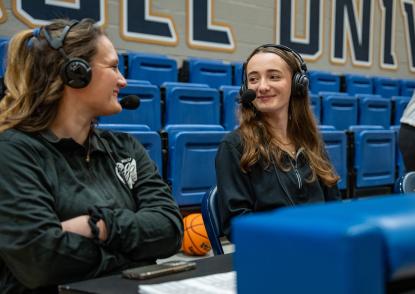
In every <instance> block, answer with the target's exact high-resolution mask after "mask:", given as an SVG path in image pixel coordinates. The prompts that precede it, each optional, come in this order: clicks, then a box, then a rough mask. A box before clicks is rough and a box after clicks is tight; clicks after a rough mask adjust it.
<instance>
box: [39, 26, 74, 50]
mask: <svg viewBox="0 0 415 294" xmlns="http://www.w3.org/2000/svg"><path fill="white" fill-rule="evenodd" d="M78 23H79V22H78V21H77V20H74V21H72V23H71V24H70V25H67V26H65V28H64V29H63V31H62V33H61V34H60V35H59V37H57V38H52V36H51V35H50V33H49V31H48V29H47V26H46V27H44V34H45V38H46V40H47V41H48V43H49V46H50V47H52V48H53V49H55V50H59V49H60V48H62V47H63V43H64V42H65V38H66V36H67V35H68V33H69V31H70V30H71V29H72V27H73V26H75V25H76V24H78Z"/></svg>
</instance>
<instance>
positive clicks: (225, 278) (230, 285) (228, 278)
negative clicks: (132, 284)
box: [139, 271, 236, 294]
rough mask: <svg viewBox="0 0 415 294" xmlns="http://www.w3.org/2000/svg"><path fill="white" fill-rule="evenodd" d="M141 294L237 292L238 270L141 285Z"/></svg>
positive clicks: (224, 293) (214, 293)
mask: <svg viewBox="0 0 415 294" xmlns="http://www.w3.org/2000/svg"><path fill="white" fill-rule="evenodd" d="M139 293H140V294H142V293H143V294H171V293H175V294H184V293H189V294H190V293H191V294H194V293H198V294H217V293H221V294H236V272H235V271H231V272H227V273H221V274H214V275H207V276H202V277H196V278H191V279H185V280H180V281H173V282H165V283H160V284H151V285H140V286H139Z"/></svg>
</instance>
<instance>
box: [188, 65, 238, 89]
mask: <svg viewBox="0 0 415 294" xmlns="http://www.w3.org/2000/svg"><path fill="white" fill-rule="evenodd" d="M188 62H189V82H190V83H202V84H203V83H205V84H208V85H209V86H210V87H212V88H216V89H219V87H220V86H224V85H229V86H231V85H232V66H231V64H230V63H228V62H225V61H220V60H208V59H198V58H190V59H189V60H188Z"/></svg>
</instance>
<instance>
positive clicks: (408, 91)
mask: <svg viewBox="0 0 415 294" xmlns="http://www.w3.org/2000/svg"><path fill="white" fill-rule="evenodd" d="M400 86H401V96H409V97H412V95H413V94H414V89H415V80H400Z"/></svg>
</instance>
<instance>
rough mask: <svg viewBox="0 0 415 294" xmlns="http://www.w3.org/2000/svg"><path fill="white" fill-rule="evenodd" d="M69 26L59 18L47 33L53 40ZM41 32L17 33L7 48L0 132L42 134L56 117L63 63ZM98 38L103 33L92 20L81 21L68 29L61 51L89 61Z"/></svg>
mask: <svg viewBox="0 0 415 294" xmlns="http://www.w3.org/2000/svg"><path fill="white" fill-rule="evenodd" d="M71 24H72V22H71V21H70V20H65V19H59V20H55V21H53V22H52V23H51V24H49V25H48V26H47V30H48V32H49V34H50V35H51V36H52V37H53V38H56V37H57V36H59V35H60V34H61V33H62V31H63V29H64V28H65V27H66V26H70V25H71ZM44 30H45V28H41V29H40V30H38V31H36V29H35V30H25V31H22V32H20V33H17V34H16V35H15V36H14V37H13V38H12V39H11V41H10V43H9V45H8V51H7V64H6V72H5V77H4V83H5V86H6V91H5V96H4V97H3V99H2V100H1V101H0V132H2V131H5V130H7V129H10V128H16V129H19V130H22V131H25V132H38V131H42V130H44V129H47V128H48V127H49V126H50V124H51V123H52V121H53V120H54V118H55V116H56V113H57V108H58V104H59V101H60V99H61V98H62V94H63V89H64V83H63V80H62V78H61V75H60V71H61V68H62V66H63V65H64V63H65V62H66V60H65V58H64V56H63V55H62V53H61V52H59V51H58V50H55V49H53V48H52V47H51V46H50V45H49V44H48V42H47V40H46V39H45V35H44ZM37 32H38V33H37ZM101 35H104V32H103V30H102V29H101V28H99V27H97V26H96V25H95V24H94V21H93V20H91V19H83V20H81V21H80V22H78V23H77V24H76V25H74V26H73V27H72V28H71V29H70V31H69V33H68V34H67V36H66V38H65V40H64V45H63V50H64V52H65V53H66V55H67V56H68V57H69V58H75V57H76V58H82V59H84V60H85V61H87V62H90V61H91V59H92V57H93V56H94V55H95V54H96V52H97V47H96V43H97V39H98V37H99V36H101Z"/></svg>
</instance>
